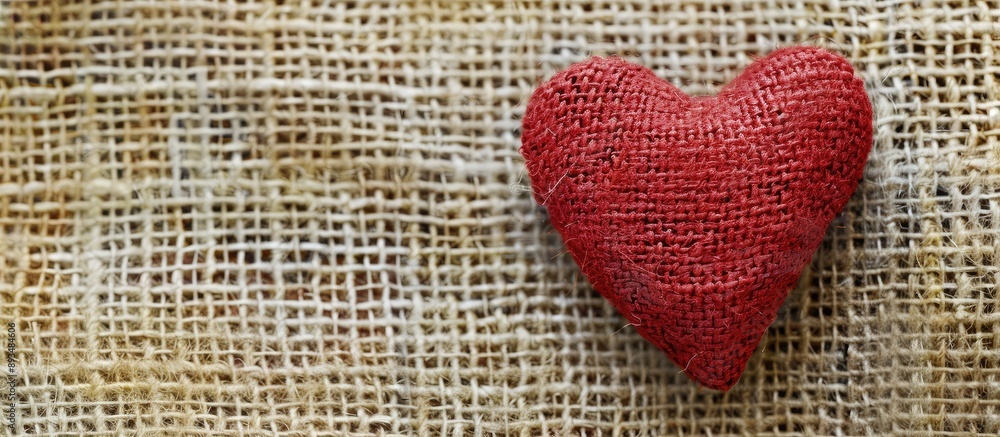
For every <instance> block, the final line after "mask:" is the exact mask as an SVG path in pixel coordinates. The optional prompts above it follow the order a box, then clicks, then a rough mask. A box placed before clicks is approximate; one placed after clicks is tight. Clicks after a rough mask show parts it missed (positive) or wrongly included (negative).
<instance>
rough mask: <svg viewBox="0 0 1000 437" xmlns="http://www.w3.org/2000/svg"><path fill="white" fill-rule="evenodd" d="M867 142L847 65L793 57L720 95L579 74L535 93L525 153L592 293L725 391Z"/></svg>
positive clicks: (822, 56)
mask: <svg viewBox="0 0 1000 437" xmlns="http://www.w3.org/2000/svg"><path fill="white" fill-rule="evenodd" d="M871 143H872V108H871V104H870V103H869V101H868V96H867V94H866V93H865V90H864V85H863V83H862V81H861V80H860V79H858V78H857V77H855V75H854V69H853V68H852V67H851V65H850V64H849V63H848V62H847V61H846V60H845V59H843V58H842V57H840V56H838V55H835V54H833V53H830V52H828V51H825V50H822V49H818V48H811V47H793V48H787V49H782V50H778V51H776V52H774V53H772V54H771V55H769V56H767V57H765V58H763V59H760V60H758V61H756V62H754V63H753V64H752V65H750V66H749V67H748V68H747V69H746V71H744V72H743V74H741V75H740V76H739V77H737V78H736V79H735V80H734V81H733V82H732V83H730V84H729V85H727V86H726V87H725V88H724V89H723V90H722V92H721V93H719V95H717V96H714V97H695V98H692V97H688V96H687V95H685V94H684V93H683V92H681V91H680V90H678V89H677V88H675V87H674V86H672V85H671V84H669V83H668V82H666V81H664V80H661V79H659V78H657V77H656V75H655V74H654V73H653V72H652V71H650V70H648V69H646V68H644V67H641V66H638V65H634V64H630V63H628V62H625V61H623V60H620V59H615V58H593V59H590V60H588V61H586V62H583V63H580V64H576V65H573V66H572V67H570V68H569V69H567V70H566V71H563V72H561V73H559V74H557V75H556V76H555V77H553V78H552V79H551V80H550V81H548V82H546V83H545V84H543V85H542V86H541V87H540V88H538V90H536V91H535V93H534V94H533V95H532V98H531V101H530V102H529V104H528V108H527V112H526V113H525V116H524V123H523V135H522V147H521V154H522V155H523V156H524V158H525V160H526V165H527V168H528V171H529V174H530V177H531V182H532V185H533V189H534V194H535V199H536V200H537V201H538V202H539V203H540V204H542V205H544V206H545V207H547V209H548V211H549V216H550V218H551V220H552V224H553V226H554V227H555V229H556V230H558V231H559V233H560V234H562V237H563V240H564V241H565V244H566V246H567V248H568V249H569V252H570V253H571V254H572V255H573V258H574V259H575V260H576V262H577V264H579V266H580V268H581V270H582V271H583V273H584V274H585V275H586V276H587V278H588V279H589V280H590V282H591V283H592V284H593V285H594V287H595V288H596V289H597V290H598V291H599V292H600V293H601V294H602V295H604V297H606V298H607V299H608V300H610V301H611V302H612V303H613V304H614V305H615V307H616V308H618V310H619V311H620V312H621V313H622V314H623V315H624V316H625V317H626V318H627V319H628V321H629V322H630V323H632V324H633V325H634V326H635V329H636V330H637V331H638V332H639V333H640V334H642V336H644V337H645V338H647V339H648V340H649V341H651V342H653V343H654V344H655V345H656V346H657V347H659V348H660V349H661V350H663V352H665V353H666V354H667V356H669V357H670V358H671V359H672V360H673V361H674V362H675V363H676V364H677V365H678V366H680V367H681V368H683V369H684V372H685V373H687V375H688V376H690V377H691V378H693V379H694V380H696V381H698V382H699V383H701V384H702V385H704V386H707V387H710V388H714V389H719V390H728V389H729V388H730V387H732V386H733V384H735V383H736V382H737V381H738V380H739V377H740V374H742V372H743V370H744V368H745V367H746V363H747V360H748V359H749V358H750V355H751V354H752V353H753V350H754V349H755V348H756V347H757V345H758V343H759V342H760V339H761V336H762V335H763V333H764V331H765V330H766V329H767V327H768V326H769V325H770V324H771V323H772V322H773V321H774V319H775V317H776V315H777V311H778V308H779V307H780V306H781V304H782V303H783V302H784V300H785V297H786V295H787V293H788V291H789V290H790V289H791V288H792V287H793V286H794V285H795V283H796V281H797V279H798V277H799V275H800V274H801V271H802V269H803V268H804V267H805V265H806V264H807V263H808V262H809V260H810V258H811V257H812V253H813V252H814V251H815V250H816V248H817V247H818V246H819V244H820V242H821V240H822V238H823V234H824V232H825V230H826V227H827V226H828V225H829V223H830V221H831V220H832V219H833V217H834V216H835V215H836V214H837V213H838V212H839V211H840V210H841V209H842V208H843V206H844V204H845V203H846V202H847V200H848V198H850V197H851V194H852V193H853V192H854V190H855V188H856V187H857V183H858V180H859V179H860V177H861V173H862V170H863V168H864V163H865V161H866V159H867V156H868V152H869V150H870V148H871Z"/></svg>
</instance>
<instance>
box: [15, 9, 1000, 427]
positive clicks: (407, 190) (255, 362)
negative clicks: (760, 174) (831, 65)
mask: <svg viewBox="0 0 1000 437" xmlns="http://www.w3.org/2000/svg"><path fill="white" fill-rule="evenodd" d="M998 10H1000V5H998V4H997V2H995V1H954V2H919V3H918V2H909V1H869V0H864V1H849V0H842V1H834V2H826V1H801V0H799V1H796V0H790V1H785V0H759V1H756V0H754V1H745V2H743V1H741V2H737V1H731V2H727V1H692V2H684V1H674V2H657V4H654V3H653V2H644V1H613V2H612V1H594V2H580V1H573V0H560V1H537V2H529V1H496V2H457V1H456V2H450V1H448V2H445V1H440V2H434V1H423V0H415V1H406V0H394V1H389V0H386V1H371V2H369V1H358V2H337V1H319V0H315V1H299V2H294V3H286V2H280V1H260V2H241V1H232V2H221V1H219V2H216V1H157V2H145V1H142V2H140V1H127V0H120V1H71V0H67V1H59V2H9V3H6V4H4V5H3V6H2V7H0V11H2V12H0V14H2V15H3V16H2V18H0V26H2V27H0V300H2V307H0V311H2V314H0V316H2V317H3V321H4V322H6V321H7V320H10V321H12V322H13V323H15V324H16V326H17V335H16V356H17V358H18V362H17V368H16V371H17V378H16V383H17V390H18V391H17V394H18V399H19V400H18V403H17V410H16V413H17V414H16V416H17V418H18V426H20V427H22V429H23V430H24V432H25V433H32V434H43V435H66V436H69V435H116V434H126V435H127V434H133V433H135V434H140V433H141V435H240V434H243V435H281V436H288V435H348V434H354V435H357V434H360V435H365V434H383V435H450V436H454V435H464V434H468V435H519V436H530V435H643V436H646V435H678V434H681V435H713V436H718V435H732V434H736V435H741V434H784V435H848V436H851V435H876V436H881V435H893V434H896V435H905V436H921V435H924V436H936V435H942V434H945V433H950V435H967V434H971V433H975V432H981V433H996V432H998V431H1000V310H998V307H1000V305H997V303H998V295H997V291H996V289H997V287H998V283H1000V277H998V273H1000V267H998V265H1000V255H998V251H1000V195H998V194H997V192H998V191H1000V151H998V150H1000V141H998V140H1000V104H998V100H1000V83H998V80H997V75H998V74H1000V65H998V63H1000V57H998V53H1000V38H998V37H1000V35H998V33H1000V29H998V27H997V25H996V23H997V22H998V20H1000V12H998ZM801 43H809V44H814V45H820V46H825V47H830V48H832V49H835V50H836V51H838V52H839V53H843V54H845V56H846V57H847V58H848V59H849V60H850V61H851V62H852V64H853V65H854V66H855V68H856V69H857V70H858V71H859V73H860V74H861V75H862V77H863V78H864V80H865V81H866V86H867V88H868V90H869V95H870V96H871V98H872V101H873V105H874V110H875V114H876V133H875V142H874V145H873V149H872V153H871V155H870V158H869V162H868V164H867V166H866V168H865V174H864V178H863V181H862V182H861V184H860V185H859V187H858V191H857V193H856V194H855V195H854V196H853V197H852V198H851V201H850V202H849V203H848V205H847V207H846V210H845V213H844V214H843V215H841V216H839V217H838V218H837V219H835V221H834V223H833V225H832V226H831V227H830V229H829V230H828V232H827V233H826V235H825V237H824V241H823V243H822V245H821V247H820V249H819V251H818V252H817V254H816V256H815V257H814V259H813V261H812V263H811V264H810V266H809V267H808V268H807V270H806V271H805V272H804V273H803V275H802V278H801V280H800V282H799V284H798V286H797V288H796V289H795V290H793V291H792V292H790V294H789V297H788V301H787V303H786V305H785V306H784V307H783V309H782V310H780V311H779V314H778V317H777V321H776V322H775V324H774V325H772V326H771V327H770V328H769V329H768V331H767V333H766V334H765V336H764V339H763V340H762V342H761V346H760V349H759V350H758V352H757V353H755V354H754V355H753V357H752V358H751V362H750V364H749V365H748V366H747V368H748V369H749V370H748V371H747V372H745V373H744V374H743V377H742V379H741V381H740V384H738V385H737V386H736V387H734V388H733V389H732V390H730V391H729V392H728V393H726V394H721V393H719V392H715V391H711V390H706V389H703V388H699V387H698V386H697V384H695V383H694V382H691V381H690V380H689V379H688V378H687V377H686V376H685V375H684V374H682V373H681V372H680V370H681V369H680V368H678V367H677V366H675V365H673V364H671V363H670V361H669V360H668V359H667V358H666V357H665V356H664V355H663V354H662V353H660V352H659V351H658V350H656V348H655V347H653V346H652V345H651V344H650V343H649V342H647V341H646V340H644V339H643V338H642V337H641V336H640V335H639V334H638V333H636V331H635V330H634V329H633V328H632V327H630V326H626V325H627V323H628V322H627V321H626V320H625V319H624V318H622V317H621V316H620V315H618V312H617V311H615V310H614V309H613V308H612V307H611V305H610V304H608V303H607V302H606V301H605V300H604V299H603V298H602V297H601V296H600V295H599V294H598V293H597V292H595V291H594V290H593V288H592V287H590V285H588V283H587V281H585V280H584V279H582V278H581V274H580V273H579V270H578V269H577V267H576V264H575V263H574V262H573V260H572V259H571V258H570V256H569V255H567V254H564V253H561V252H562V251H563V250H564V245H563V243H562V242H561V241H560V239H559V237H558V234H557V233H556V232H554V231H553V229H552V226H551V225H550V224H549V223H548V220H547V218H546V217H545V215H544V212H543V210H542V209H541V208H539V207H538V206H537V204H536V203H535V200H534V199H533V198H532V196H531V193H530V192H529V191H528V190H527V189H525V187H526V185H527V181H528V178H527V176H526V175H525V171H524V167H523V162H522V159H521V157H520V155H519V154H518V152H517V150H518V147H519V146H520V130H519V128H520V125H521V123H520V119H521V117H522V116H523V113H524V109H525V105H526V103H527V101H528V96H529V95H530V94H531V92H532V91H533V90H534V87H535V86H536V85H537V84H538V83H540V82H541V81H543V80H545V79H548V78H550V77H552V76H553V75H554V74H555V73H556V72H557V71H559V70H562V69H565V68H566V67H568V66H569V65H571V64H573V63H575V62H579V61H582V60H584V59H586V58H587V57H589V56H591V55H618V56H622V57H624V58H625V59H629V60H632V61H635V62H637V63H639V64H641V65H644V66H648V67H650V68H651V69H652V70H653V71H654V72H655V73H656V74H657V75H658V76H659V77H662V78H664V79H667V80H669V81H670V82H671V83H673V84H675V85H677V86H678V87H679V88H680V89H681V90H683V91H685V92H687V93H689V94H708V93H715V92H718V91H719V90H720V89H721V86H722V85H723V84H725V83H727V82H728V81H730V80H732V79H733V78H735V77H736V75H737V74H738V73H739V72H740V71H741V69H743V68H744V67H746V66H747V65H748V64H749V62H750V61H751V59H752V56H757V55H764V54H767V53H770V52H771V51H773V50H774V49H775V48H777V47H778V46H786V45H792V44H801ZM131 430H138V432H132V431H131Z"/></svg>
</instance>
